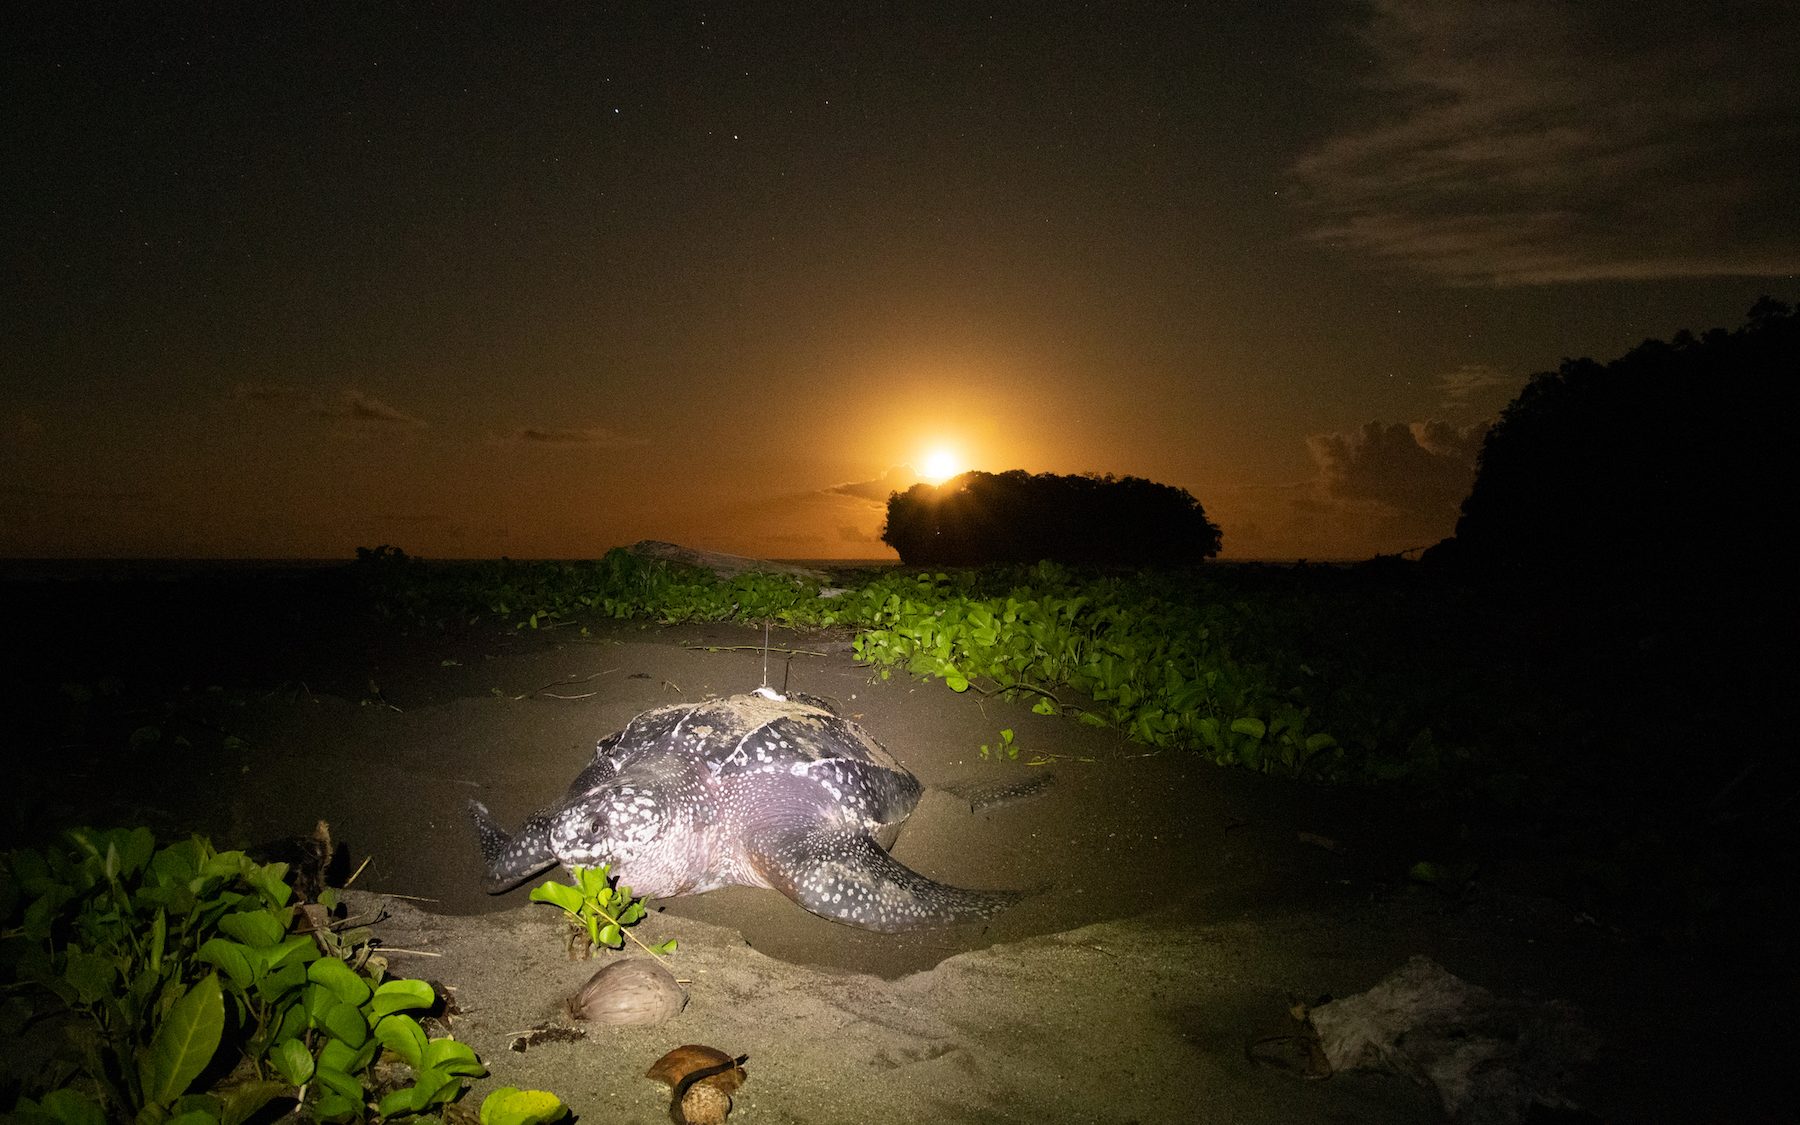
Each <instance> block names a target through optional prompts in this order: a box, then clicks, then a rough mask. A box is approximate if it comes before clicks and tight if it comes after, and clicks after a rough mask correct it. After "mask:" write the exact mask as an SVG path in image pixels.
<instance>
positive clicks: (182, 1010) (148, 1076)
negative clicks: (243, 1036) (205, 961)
mask: <svg viewBox="0 0 1800 1125" xmlns="http://www.w3.org/2000/svg"><path fill="white" fill-rule="evenodd" d="M224 1034H225V996H224V993H222V992H221V991H220V990H219V977H218V974H216V973H208V974H206V976H204V977H202V978H200V980H198V981H196V982H195V983H194V986H193V987H192V988H190V989H188V990H187V991H186V992H185V993H183V994H182V995H181V997H180V998H179V999H177V1000H176V1001H175V1003H174V1004H173V1005H172V1006H171V1007H170V1008H169V1012H168V1014H167V1015H166V1016H164V1017H163V1020H162V1023H161V1025H159V1026H158V1027H157V1029H156V1034H155V1035H153V1036H151V1039H150V1046H149V1047H148V1048H146V1049H144V1051H143V1052H142V1053H141V1054H140V1055H139V1057H138V1080H139V1082H140V1083H141V1084H142V1086H143V1091H144V1100H145V1101H146V1102H148V1103H150V1104H152V1105H167V1104H169V1103H170V1102H173V1101H174V1100H175V1099H176V1098H177V1097H179V1096H180V1095H181V1094H182V1093H183V1092H185V1091H186V1090H187V1088H188V1085H189V1084H190V1083H192V1082H193V1081H194V1079H195V1078H197V1077H198V1076H199V1074H200V1072H201V1071H202V1070H203V1069H205V1067H206V1064H207V1063H209V1062H211V1061H212V1057H213V1055H214V1054H215V1053H216V1052H217V1051H218V1049H219V1040H220V1039H221V1038H222V1037H223V1036H224Z"/></svg>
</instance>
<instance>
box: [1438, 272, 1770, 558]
mask: <svg viewBox="0 0 1800 1125" xmlns="http://www.w3.org/2000/svg"><path fill="white" fill-rule="evenodd" d="M1797 377H1800V322H1797V321H1796V317H1795V313H1794V310H1793V309H1792V308H1790V307H1789V306H1787V305H1785V304H1782V303H1781V302H1779V301H1776V300H1773V299H1771V298H1768V297H1764V298H1762V299H1761V300H1759V301H1758V302H1757V303H1756V305H1755V306H1754V307H1753V308H1751V310H1750V312H1749V316H1748V321H1747V323H1746V324H1745V325H1744V326H1743V327H1741V328H1738V329H1737V330H1735V331H1729V332H1728V331H1726V330H1724V329H1721V328H1715V329H1712V330H1710V331H1708V332H1706V333H1704V334H1703V335H1701V336H1698V337H1696V336H1695V335H1693V334H1692V333H1691V332H1687V331H1685V330H1684V331H1682V332H1679V333H1677V334H1676V335H1675V337H1674V339H1672V340H1670V341H1667V342H1665V341H1661V340H1647V341H1645V342H1644V343H1643V344H1640V345H1639V346H1638V347H1636V348H1634V349H1632V350H1631V351H1630V352H1628V353H1627V354H1626V355H1624V356H1622V357H1620V358H1619V359H1615V360H1613V361H1612V362H1610V363H1606V364H1599V363H1596V362H1594V361H1593V360H1591V359H1575V360H1565V361H1563V364H1562V366H1561V367H1560V368H1559V369H1558V370H1557V371H1555V372H1542V373H1540V374H1537V375H1534V376H1532V378H1531V381H1530V383H1529V384H1527V385H1526V387H1525V389H1524V390H1523V391H1521V392H1520V394H1519V397H1518V398H1516V399H1514V400H1513V402H1512V403H1511V404H1510V405H1508V406H1507V408H1506V410H1505V412H1504V413H1502V415H1501V417H1500V421H1499V422H1498V423H1497V424H1496V425H1495V426H1494V427H1493V429H1492V430H1490V431H1489V432H1488V434H1487V438H1486V440H1485V442H1484V443H1483V445H1482V449H1481V455H1480V459H1479V460H1478V462H1477V470H1476V477H1475V483H1474V486H1473V488H1472V490H1471V491H1470V493H1469V496H1468V499H1466V500H1464V501H1463V505H1462V517H1461V518H1460V519H1459V520H1458V521H1457V525H1456V535H1455V537H1454V538H1453V539H1451V540H1446V541H1445V543H1443V544H1440V545H1439V547H1438V548H1436V549H1434V551H1433V552H1432V553H1433V554H1436V555H1437V556H1438V558H1439V559H1454V560H1455V561H1457V562H1458V563H1459V564H1467V565H1470V566H1472V567H1475V568H1478V569H1492V568H1510V569H1547V568H1556V569H1561V570H1565V571H1567V572H1568V573H1570V574H1571V575H1572V576H1574V575H1586V576H1588V577H1602V576H1612V577H1633V576H1643V577H1653V576H1657V575H1664V576H1666V575H1671V574H1676V573H1681V572H1684V571H1686V570H1687V569H1688V568H1691V567H1693V566H1695V565H1707V566H1711V567H1712V568H1714V569H1718V568H1720V567H1721V566H1722V565H1731V566H1735V567H1737V568H1740V569H1741V568H1746V567H1747V568H1751V569H1753V570H1754V571H1756V572H1758V573H1761V574H1772V573H1773V572H1774V570H1773V568H1774V565H1775V559H1776V557H1777V550H1778V547H1777V545H1778V544H1779V543H1782V542H1784V541H1785V540H1786V538H1787V529H1786V527H1785V525H1786V524H1787V522H1788V521H1789V519H1790V518H1791V517H1792V513H1793V511H1794V499H1795V490H1794V484H1793V481H1794V471H1793V467H1792V465H1791V464H1789V463H1788V461H1787V456H1788V449H1787V447H1788V444H1789V442H1790V441H1791V440H1792V439H1791V437H1790V436H1789V431H1791V429H1792V427H1793V426H1794V424H1795V422H1796V420H1797V419H1796V409H1795V406H1796V386H1797V385H1800V380H1797Z"/></svg>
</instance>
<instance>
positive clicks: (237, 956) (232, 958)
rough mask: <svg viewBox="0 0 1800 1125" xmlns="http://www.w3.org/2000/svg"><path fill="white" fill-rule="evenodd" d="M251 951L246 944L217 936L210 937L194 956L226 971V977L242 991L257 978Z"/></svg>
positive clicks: (221, 970)
mask: <svg viewBox="0 0 1800 1125" xmlns="http://www.w3.org/2000/svg"><path fill="white" fill-rule="evenodd" d="M250 953H251V950H250V948H249V947H248V946H246V945H243V944H241V943H239V942H235V941H229V940H227V939H225V938H217V937H216V938H208V939H207V940H206V943H205V944H204V945H202V946H201V947H200V949H199V951H198V952H196V953H195V954H194V956H195V957H196V958H198V959H199V960H200V961H201V962H203V963H205V964H208V965H212V966H214V967H215V968H217V969H218V970H219V971H220V972H222V973H224V974H225V977H226V979H227V980H229V981H231V983H232V984H233V985H235V986H237V989H238V991H240V992H242V991H244V990H246V989H248V988H249V987H250V983H251V981H253V980H255V979H256V973H255V970H254V968H253V967H252V962H251V960H250V956H249V955H250ZM259 963H260V962H259Z"/></svg>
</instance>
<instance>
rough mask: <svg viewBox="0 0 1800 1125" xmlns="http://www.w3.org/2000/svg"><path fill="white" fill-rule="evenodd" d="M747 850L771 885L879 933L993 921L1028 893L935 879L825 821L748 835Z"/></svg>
mask: <svg viewBox="0 0 1800 1125" xmlns="http://www.w3.org/2000/svg"><path fill="white" fill-rule="evenodd" d="M745 851H746V853H747V858H748V860H749V862H750V865H751V866H752V867H754V868H755V869H756V871H757V872H758V873H759V874H760V875H761V876H762V877H763V878H764V879H766V880H767V881H768V883H769V885H770V886H771V887H773V888H775V889H776V890H778V891H780V892H781V893H782V894H785V895H787V896H788V897H789V898H791V899H793V900H794V901H795V902H797V903H799V904H800V905H801V906H804V907H805V908H806V909H808V910H810V911H812V912H813V913H814V914H817V915H819V916H820V917H822V918H829V919H831V920H832V921H834V922H844V923H847V924H848V925H852V926H858V927H861V928H862V929H865V930H877V931H880V932H882V933H897V932H899V931H901V930H913V929H918V928H920V927H923V926H948V925H952V924H954V923H957V922H969V921H976V920H979V919H983V918H991V917H993V916H994V915H995V914H998V913H999V912H1000V911H1002V910H1005V909H1006V908H1007V907H1009V906H1011V905H1012V904H1013V903H1015V902H1017V901H1019V900H1020V899H1021V898H1023V897H1025V896H1024V895H1023V894H1019V893H1015V892H1012V891H971V890H965V889H963V888H961V887H952V886H950V885H949V884H947V883H939V882H935V881H934V880H931V879H927V878H926V877H925V876H923V875H921V874H919V873H918V872H917V871H914V870H913V869H912V868H910V867H908V866H906V865H905V864H903V863H901V862H900V861H899V860H897V859H895V858H894V857H893V856H891V855H889V854H888V853H887V852H885V851H883V850H882V849H881V847H880V845H878V844H876V843H875V841H874V840H872V839H870V838H869V836H868V835H867V834H865V833H862V832H850V831H845V830H843V829H842V828H833V827H830V826H826V825H817V824H809V825H803V826H796V827H793V828H788V829H781V828H767V829H764V830H762V831H760V832H752V833H750V834H749V836H748V838H747V839H746V840H745Z"/></svg>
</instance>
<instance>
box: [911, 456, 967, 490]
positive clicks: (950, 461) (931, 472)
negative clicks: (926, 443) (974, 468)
mask: <svg viewBox="0 0 1800 1125" xmlns="http://www.w3.org/2000/svg"><path fill="white" fill-rule="evenodd" d="M961 471H962V470H961V468H960V466H959V465H958V464H957V459H956V454H954V453H952V452H951V451H950V450H948V449H934V450H932V451H931V452H930V453H927V454H926V455H925V467H924V468H923V469H922V470H920V473H919V475H920V476H922V477H924V478H925V479H926V480H927V481H929V482H930V483H932V484H942V483H943V482H944V481H947V480H949V479H950V478H951V477H953V476H955V475H956V474H957V473H959V472H961Z"/></svg>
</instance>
